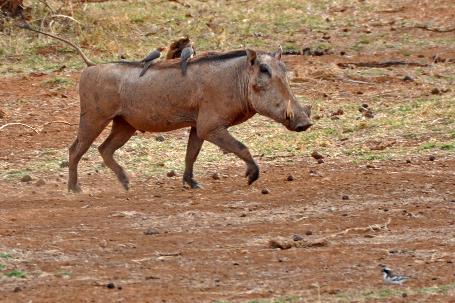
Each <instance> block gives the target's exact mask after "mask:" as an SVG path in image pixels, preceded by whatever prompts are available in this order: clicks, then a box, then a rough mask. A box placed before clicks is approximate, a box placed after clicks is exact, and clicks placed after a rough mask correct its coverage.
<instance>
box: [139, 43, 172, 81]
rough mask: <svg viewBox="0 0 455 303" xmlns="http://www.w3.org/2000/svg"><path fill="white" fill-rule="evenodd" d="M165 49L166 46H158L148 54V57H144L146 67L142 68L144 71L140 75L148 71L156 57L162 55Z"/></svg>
mask: <svg viewBox="0 0 455 303" xmlns="http://www.w3.org/2000/svg"><path fill="white" fill-rule="evenodd" d="M165 49H166V48H165V47H158V48H157V49H155V50H154V51H152V52H151V53H150V54H148V56H147V57H145V58H144V59H142V61H141V62H143V63H144V67H143V68H142V71H141V73H140V74H139V77H142V76H143V75H144V74H145V73H146V72H147V70H148V69H149V67H150V65H152V63H153V61H154V60H155V59H158V58H159V57H160V56H161V52H162V51H163V50H165Z"/></svg>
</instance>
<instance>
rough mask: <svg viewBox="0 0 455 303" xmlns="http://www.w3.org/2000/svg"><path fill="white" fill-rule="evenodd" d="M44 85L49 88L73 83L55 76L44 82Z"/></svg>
mask: <svg viewBox="0 0 455 303" xmlns="http://www.w3.org/2000/svg"><path fill="white" fill-rule="evenodd" d="M44 83H45V84H47V85H50V86H69V85H71V84H73V81H72V80H71V79H68V78H64V77H59V76H56V77H53V78H51V79H49V80H46V81H44Z"/></svg>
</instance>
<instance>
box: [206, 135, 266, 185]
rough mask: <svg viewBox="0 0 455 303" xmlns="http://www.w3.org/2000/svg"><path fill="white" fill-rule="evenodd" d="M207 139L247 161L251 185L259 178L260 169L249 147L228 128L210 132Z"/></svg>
mask: <svg viewBox="0 0 455 303" xmlns="http://www.w3.org/2000/svg"><path fill="white" fill-rule="evenodd" d="M205 139H206V140H207V141H209V142H212V143H213V144H215V145H218V146H219V147H221V149H224V150H226V151H228V152H231V153H234V154H235V155H237V157H239V158H240V159H242V160H243V161H245V163H246V165H247V169H246V174H245V176H246V177H248V184H249V185H250V184H252V183H253V182H254V181H256V180H257V179H258V178H259V167H258V166H257V164H256V162H254V160H253V157H252V156H251V154H250V151H249V150H248V147H246V146H245V145H244V144H243V143H242V142H240V141H238V140H237V139H235V138H234V137H233V136H232V135H231V134H230V133H229V132H228V131H227V129H226V128H218V129H216V130H213V131H211V132H209V133H208V134H207V135H206V137H205Z"/></svg>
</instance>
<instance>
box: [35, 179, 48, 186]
mask: <svg viewBox="0 0 455 303" xmlns="http://www.w3.org/2000/svg"><path fill="white" fill-rule="evenodd" d="M45 184H46V182H45V181H44V180H43V179H39V180H38V181H36V183H35V185H36V186H38V187H40V186H43V185H45Z"/></svg>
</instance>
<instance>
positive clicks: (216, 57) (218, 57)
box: [112, 50, 246, 69]
mask: <svg viewBox="0 0 455 303" xmlns="http://www.w3.org/2000/svg"><path fill="white" fill-rule="evenodd" d="M245 56H246V50H233V51H229V52H226V53H221V52H207V53H203V54H202V55H199V56H196V57H194V58H193V59H191V60H190V61H189V64H197V63H206V62H217V61H224V60H229V59H234V58H240V57H245ZM112 63H121V64H127V65H132V66H140V67H142V66H143V63H141V62H131V61H130V62H112ZM179 64H180V59H168V60H163V61H159V62H157V63H155V64H153V65H152V66H150V68H157V69H160V68H168V67H179V66H180V65H179Z"/></svg>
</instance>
